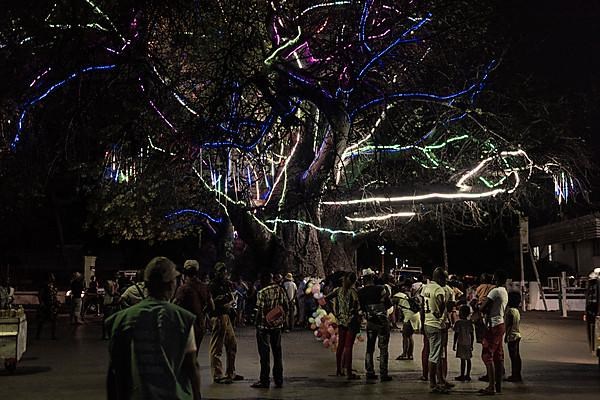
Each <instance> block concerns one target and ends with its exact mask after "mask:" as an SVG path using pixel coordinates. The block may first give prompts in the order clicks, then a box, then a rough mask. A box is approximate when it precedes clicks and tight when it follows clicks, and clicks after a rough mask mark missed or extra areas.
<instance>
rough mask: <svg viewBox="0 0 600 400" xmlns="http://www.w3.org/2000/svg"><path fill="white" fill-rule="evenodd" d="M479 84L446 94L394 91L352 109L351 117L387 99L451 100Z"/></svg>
mask: <svg viewBox="0 0 600 400" xmlns="http://www.w3.org/2000/svg"><path fill="white" fill-rule="evenodd" d="M477 85H478V83H476V84H473V85H471V86H469V87H468V88H466V89H463V90H461V91H459V92H456V93H452V94H449V95H445V96H442V95H437V94H433V93H423V92H413V93H393V94H391V95H389V96H384V97H379V98H377V99H373V100H371V101H368V102H367V103H365V104H363V105H362V106H360V107H358V108H356V109H354V110H353V111H352V113H350V118H351V119H353V118H354V116H356V114H358V113H359V112H361V111H363V110H365V109H367V108H369V107H371V106H374V105H377V104H380V103H383V102H384V101H386V100H395V99H422V100H435V101H440V102H444V101H449V100H452V99H455V98H457V97H460V96H463V95H465V94H466V93H469V92H471V91H472V90H473V89H475V88H476V87H477Z"/></svg>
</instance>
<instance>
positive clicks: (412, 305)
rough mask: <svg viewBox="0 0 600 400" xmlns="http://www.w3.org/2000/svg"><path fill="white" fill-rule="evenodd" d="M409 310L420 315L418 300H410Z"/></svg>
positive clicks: (411, 298) (412, 298) (410, 298)
mask: <svg viewBox="0 0 600 400" xmlns="http://www.w3.org/2000/svg"><path fill="white" fill-rule="evenodd" d="M408 308H409V309H410V311H412V312H414V313H418V312H419V311H421V306H420V305H419V303H418V302H417V299H415V298H414V297H409V298H408Z"/></svg>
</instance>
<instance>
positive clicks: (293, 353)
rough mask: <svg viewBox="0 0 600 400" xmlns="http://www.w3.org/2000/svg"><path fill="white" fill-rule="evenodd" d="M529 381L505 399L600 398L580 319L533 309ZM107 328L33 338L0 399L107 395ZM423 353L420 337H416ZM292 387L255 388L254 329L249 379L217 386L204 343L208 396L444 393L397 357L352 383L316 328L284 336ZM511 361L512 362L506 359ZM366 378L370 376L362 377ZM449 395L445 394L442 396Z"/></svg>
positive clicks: (464, 387) (468, 388)
mask: <svg viewBox="0 0 600 400" xmlns="http://www.w3.org/2000/svg"><path fill="white" fill-rule="evenodd" d="M522 331H523V336H524V339H523V342H522V345H521V348H522V353H523V354H522V355H523V358H524V377H525V379H526V382H525V383H524V384H520V385H516V384H506V385H505V390H504V393H503V394H502V397H504V398H510V399H543V398H546V397H554V398H561V399H564V398H568V397H576V398H577V399H578V400H579V399H598V398H599V397H598V396H599V395H600V369H599V368H598V366H597V360H596V359H595V358H594V357H592V356H591V355H590V353H588V351H587V347H586V339H585V327H584V324H583V322H582V321H581V320H580V319H576V318H571V319H568V320H562V319H560V318H559V317H558V316H557V315H556V314H550V313H548V314H544V313H528V314H526V315H525V316H524V319H523V322H522ZM99 336H100V325H99V324H98V323H97V322H92V323H90V324H89V325H85V326H82V327H79V328H72V327H70V326H63V327H62V329H61V338H60V340H59V341H56V342H55V341H51V340H44V339H42V340H39V341H35V340H30V342H29V349H28V351H27V353H26V355H25V358H24V359H23V360H22V361H21V363H20V364H19V366H18V369H17V372H16V373H15V374H14V375H8V374H7V373H6V372H5V371H2V372H0V399H2V400H4V399H11V400H19V399H24V400H25V399H27V400H37V399H64V400H70V399H77V400H95V399H104V398H105V392H104V378H105V370H106V365H107V352H106V342H103V341H101V340H99V339H98V338H99ZM416 339H417V340H416V342H417V349H416V351H418V352H420V350H421V337H420V336H417V337H416ZM283 346H284V357H285V358H284V367H285V376H286V380H285V386H284V388H283V389H270V390H256V389H251V388H250V387H249V384H250V383H252V382H253V381H254V380H255V379H256V377H257V374H258V358H257V351H256V344H255V339H254V331H253V329H251V328H245V329H241V330H240V331H239V332H238V363H237V369H238V372H239V373H240V374H242V375H244V376H245V377H246V380H245V381H243V382H238V383H235V384H233V385H228V386H223V385H215V384H212V381H211V379H210V378H209V370H208V361H207V356H206V354H207V340H205V341H204V342H203V343H202V346H201V352H200V364H201V367H202V378H203V396H204V398H211V399H258V398H269V399H299V398H303V399H327V400H329V399H338V398H344V399H348V400H349V399H362V398H365V397H372V398H378V397H380V396H381V397H384V398H389V399H428V398H435V397H439V395H432V394H429V390H428V385H427V384H426V383H422V382H419V381H418V380H417V378H418V377H419V375H420V365H419V364H420V363H419V362H417V361H415V362H408V361H403V362H400V361H390V371H391V374H392V376H393V377H394V381H392V382H388V383H376V384H365V383H364V381H357V382H351V383H350V382H347V381H345V380H344V379H343V378H336V377H335V376H333V374H334V372H335V361H334V356H333V354H332V353H331V352H329V351H328V350H325V349H323V348H322V347H321V345H320V344H319V343H317V342H316V341H315V340H314V338H313V336H312V334H311V332H294V333H291V334H286V335H284V339H283ZM400 346H401V336H400V334H398V333H394V334H393V335H392V340H391V351H390V354H391V355H392V356H394V357H395V356H396V355H398V354H399V351H400ZM364 349H365V348H364V343H360V344H358V345H357V346H356V347H355V355H356V357H355V361H354V366H355V368H356V369H357V370H359V372H360V371H362V370H363V367H362V366H363V363H364ZM475 353H476V358H474V360H473V361H474V362H473V374H472V375H473V376H478V375H479V374H481V373H482V372H483V371H484V367H483V365H482V363H481V361H480V360H479V358H477V356H478V353H479V351H478V350H477V349H476V351H475ZM507 366H508V363H507ZM458 367H459V361H458V360H456V359H455V358H453V357H451V358H450V372H449V376H451V377H453V376H455V375H457V374H458ZM363 375H364V374H363ZM482 386H483V384H482V383H480V382H473V383H468V384H460V385H457V387H456V390H455V391H454V393H453V394H451V395H449V396H447V397H452V398H458V397H460V398H467V399H471V398H475V397H479V396H478V395H477V394H476V391H477V390H478V389H479V388H481V387H482ZM442 397H443V396H442Z"/></svg>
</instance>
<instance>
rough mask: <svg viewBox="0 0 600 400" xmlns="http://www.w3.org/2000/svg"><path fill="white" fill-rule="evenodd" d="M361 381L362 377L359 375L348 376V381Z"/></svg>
mask: <svg viewBox="0 0 600 400" xmlns="http://www.w3.org/2000/svg"><path fill="white" fill-rule="evenodd" d="M359 379H360V375H357V374H354V373H352V374H350V375H348V380H349V381H356V380H359Z"/></svg>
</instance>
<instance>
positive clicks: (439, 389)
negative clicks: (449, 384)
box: [431, 386, 450, 394]
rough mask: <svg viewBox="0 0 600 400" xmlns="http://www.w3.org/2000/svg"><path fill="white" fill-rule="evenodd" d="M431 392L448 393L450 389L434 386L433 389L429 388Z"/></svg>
mask: <svg viewBox="0 0 600 400" xmlns="http://www.w3.org/2000/svg"><path fill="white" fill-rule="evenodd" d="M431 393H434V394H449V393H450V391H449V390H448V389H446V388H445V387H443V386H436V387H434V388H433V389H431Z"/></svg>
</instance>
